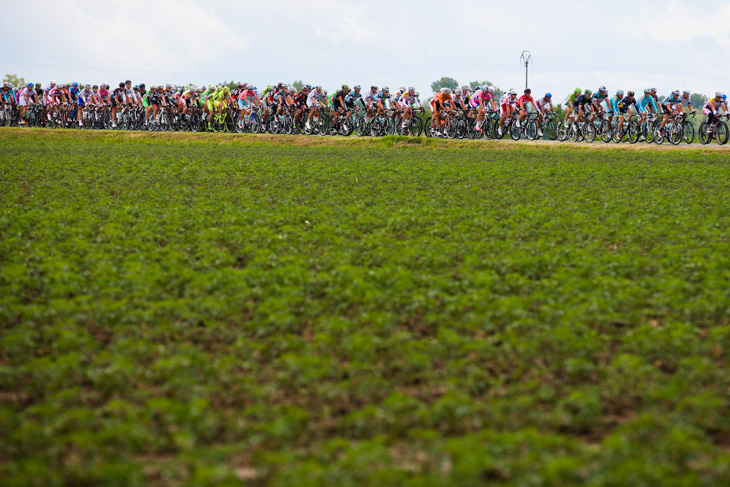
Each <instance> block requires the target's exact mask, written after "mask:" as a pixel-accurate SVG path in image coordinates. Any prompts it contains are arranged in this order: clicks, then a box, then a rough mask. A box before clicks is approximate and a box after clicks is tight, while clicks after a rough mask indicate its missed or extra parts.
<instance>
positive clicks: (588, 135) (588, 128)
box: [583, 120, 596, 142]
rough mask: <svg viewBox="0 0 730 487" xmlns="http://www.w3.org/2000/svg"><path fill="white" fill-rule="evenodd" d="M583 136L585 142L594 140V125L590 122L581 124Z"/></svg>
mask: <svg viewBox="0 0 730 487" xmlns="http://www.w3.org/2000/svg"><path fill="white" fill-rule="evenodd" d="M583 135H584V136H585V139H586V141H587V142H593V141H594V140H596V125H595V124H594V123H593V121H592V120H591V121H590V122H586V123H584V124H583Z"/></svg>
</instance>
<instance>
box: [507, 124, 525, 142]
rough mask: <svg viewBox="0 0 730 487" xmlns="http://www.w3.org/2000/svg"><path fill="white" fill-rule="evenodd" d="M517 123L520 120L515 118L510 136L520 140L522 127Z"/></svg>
mask: <svg viewBox="0 0 730 487" xmlns="http://www.w3.org/2000/svg"><path fill="white" fill-rule="evenodd" d="M517 124H518V121H517V120H513V121H512V123H511V124H510V125H509V136H510V137H512V140H520V137H522V127H521V126H518V125H517Z"/></svg>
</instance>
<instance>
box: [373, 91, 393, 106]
mask: <svg viewBox="0 0 730 487" xmlns="http://www.w3.org/2000/svg"><path fill="white" fill-rule="evenodd" d="M389 99H390V92H388V93H385V92H382V91H379V92H378V94H377V95H375V101H376V102H377V101H382V102H383V103H385V100H389Z"/></svg>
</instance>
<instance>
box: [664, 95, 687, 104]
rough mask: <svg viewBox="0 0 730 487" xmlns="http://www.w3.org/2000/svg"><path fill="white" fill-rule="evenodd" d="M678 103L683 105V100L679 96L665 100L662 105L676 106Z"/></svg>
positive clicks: (671, 96)
mask: <svg viewBox="0 0 730 487" xmlns="http://www.w3.org/2000/svg"><path fill="white" fill-rule="evenodd" d="M677 103H682V98H681V97H679V96H674V95H669V96H668V97H666V98H665V99H664V101H663V102H662V105H676V104H677Z"/></svg>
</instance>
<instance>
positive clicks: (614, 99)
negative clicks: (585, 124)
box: [611, 96, 621, 112]
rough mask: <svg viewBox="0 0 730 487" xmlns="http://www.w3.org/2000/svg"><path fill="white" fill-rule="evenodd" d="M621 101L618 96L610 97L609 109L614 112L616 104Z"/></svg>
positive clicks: (616, 109)
mask: <svg viewBox="0 0 730 487" xmlns="http://www.w3.org/2000/svg"><path fill="white" fill-rule="evenodd" d="M620 102H621V98H619V97H618V96H614V97H613V98H611V110H612V111H614V112H618V104H619V103H620Z"/></svg>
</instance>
